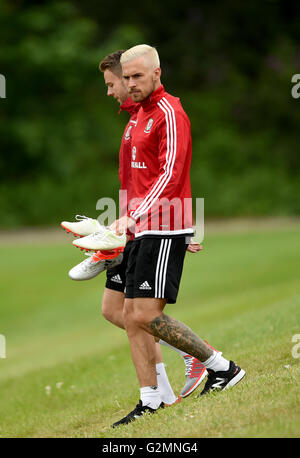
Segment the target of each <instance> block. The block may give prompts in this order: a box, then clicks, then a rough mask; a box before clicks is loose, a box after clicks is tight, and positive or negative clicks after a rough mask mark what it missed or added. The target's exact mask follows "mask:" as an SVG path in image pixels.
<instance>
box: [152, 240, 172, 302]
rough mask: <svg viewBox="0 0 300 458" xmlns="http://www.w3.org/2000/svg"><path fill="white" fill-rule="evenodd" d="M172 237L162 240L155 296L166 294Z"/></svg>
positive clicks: (156, 274)
mask: <svg viewBox="0 0 300 458" xmlns="http://www.w3.org/2000/svg"><path fill="white" fill-rule="evenodd" d="M171 243H172V239H162V240H161V242H160V247H159V253H158V259H157V264H156V272H155V297H156V298H163V297H164V294H165V286H166V277H167V267H168V260H169V255H170V249H171Z"/></svg>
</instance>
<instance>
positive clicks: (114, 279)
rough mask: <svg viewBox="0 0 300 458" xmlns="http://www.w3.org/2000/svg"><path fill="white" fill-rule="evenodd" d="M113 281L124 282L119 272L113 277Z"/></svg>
mask: <svg viewBox="0 0 300 458" xmlns="http://www.w3.org/2000/svg"><path fill="white" fill-rule="evenodd" d="M110 280H111V281H115V282H116V283H123V282H122V278H121V277H120V275H119V274H117V275H115V276H114V277H111V279H110Z"/></svg>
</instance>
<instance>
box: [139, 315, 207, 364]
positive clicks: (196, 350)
mask: <svg viewBox="0 0 300 458" xmlns="http://www.w3.org/2000/svg"><path fill="white" fill-rule="evenodd" d="M147 328H148V332H150V334H152V335H153V336H155V337H159V338H160V339H162V340H164V341H165V342H167V343H168V344H170V345H172V346H173V347H175V348H178V349H179V350H182V351H185V352H186V353H188V354H189V355H192V356H194V357H195V358H197V359H198V360H199V361H206V360H207V359H208V358H209V357H210V356H211V355H212V354H213V351H212V349H211V348H210V347H209V346H208V345H207V344H206V343H205V342H204V341H203V340H202V339H200V337H199V336H197V334H195V333H194V332H193V331H192V330H191V329H190V328H189V327H188V326H186V325H185V324H184V323H182V322H181V321H177V320H175V319H174V318H171V317H169V316H168V315H165V314H164V313H162V314H161V315H159V316H157V317H155V318H154V319H153V320H152V321H150V322H149V323H148V324H147Z"/></svg>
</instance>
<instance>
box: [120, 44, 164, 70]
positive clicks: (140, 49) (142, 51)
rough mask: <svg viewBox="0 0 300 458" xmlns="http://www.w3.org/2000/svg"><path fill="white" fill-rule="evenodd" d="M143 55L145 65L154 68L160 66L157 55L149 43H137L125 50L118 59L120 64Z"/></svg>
mask: <svg viewBox="0 0 300 458" xmlns="http://www.w3.org/2000/svg"><path fill="white" fill-rule="evenodd" d="M141 56H143V57H145V63H146V65H147V66H149V67H152V68H153V69H154V68H158V67H160V62H159V55H158V52H157V51H156V49H155V48H153V47H152V46H149V45H137V46H133V47H132V48H130V49H128V50H127V51H125V52H124V53H123V54H122V56H121V59H120V62H121V65H122V64H124V63H125V62H129V61H130V60H132V59H136V58H137V57H141Z"/></svg>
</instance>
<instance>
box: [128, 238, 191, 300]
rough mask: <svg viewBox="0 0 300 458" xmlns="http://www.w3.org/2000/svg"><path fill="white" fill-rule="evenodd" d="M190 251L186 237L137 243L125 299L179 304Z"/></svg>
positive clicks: (129, 263)
mask: <svg viewBox="0 0 300 458" xmlns="http://www.w3.org/2000/svg"><path fill="white" fill-rule="evenodd" d="M187 247H188V244H187V238H186V237H178V238H160V237H159V238H157V237H155V238H154V237H153V238H143V239H135V240H134V241H133V243H132V248H131V250H130V253H129V259H128V262H127V270H126V293H125V297H127V298H131V299H133V298H136V297H153V298H162V299H167V302H168V303H169V304H175V302H176V299H177V294H178V290H179V284H180V280H181V274H182V269H183V263H184V258H185V253H186V249H187Z"/></svg>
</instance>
